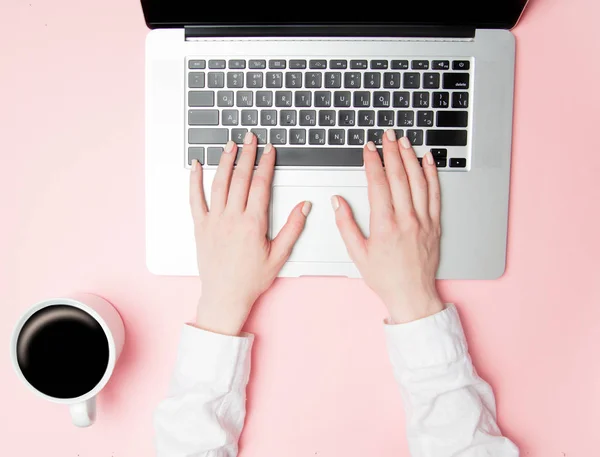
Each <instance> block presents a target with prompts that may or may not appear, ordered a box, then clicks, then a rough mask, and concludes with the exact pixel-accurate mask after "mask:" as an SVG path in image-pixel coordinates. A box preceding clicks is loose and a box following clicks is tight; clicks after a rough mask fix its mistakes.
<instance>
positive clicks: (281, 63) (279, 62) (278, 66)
mask: <svg viewBox="0 0 600 457" xmlns="http://www.w3.org/2000/svg"><path fill="white" fill-rule="evenodd" d="M285 66H286V63H285V60H283V59H276V60H269V68H270V69H271V70H285Z"/></svg>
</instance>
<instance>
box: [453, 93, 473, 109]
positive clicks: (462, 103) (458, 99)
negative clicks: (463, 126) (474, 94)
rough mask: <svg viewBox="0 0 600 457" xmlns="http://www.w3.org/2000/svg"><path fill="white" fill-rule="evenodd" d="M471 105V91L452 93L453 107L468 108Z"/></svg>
mask: <svg viewBox="0 0 600 457" xmlns="http://www.w3.org/2000/svg"><path fill="white" fill-rule="evenodd" d="M468 107H469V93H468V92H454V93H453V94H452V108H468Z"/></svg>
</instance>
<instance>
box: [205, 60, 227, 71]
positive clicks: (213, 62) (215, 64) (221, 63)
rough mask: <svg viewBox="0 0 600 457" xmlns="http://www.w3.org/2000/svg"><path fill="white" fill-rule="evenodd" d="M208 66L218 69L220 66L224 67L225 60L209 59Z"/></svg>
mask: <svg viewBox="0 0 600 457" xmlns="http://www.w3.org/2000/svg"><path fill="white" fill-rule="evenodd" d="M208 68H210V69H212V70H220V69H222V68H225V61H224V60H209V61H208Z"/></svg>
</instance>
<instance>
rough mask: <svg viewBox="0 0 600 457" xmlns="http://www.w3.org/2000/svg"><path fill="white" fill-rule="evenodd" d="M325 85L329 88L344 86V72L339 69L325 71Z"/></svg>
mask: <svg viewBox="0 0 600 457" xmlns="http://www.w3.org/2000/svg"><path fill="white" fill-rule="evenodd" d="M325 87H327V88H328V89H339V88H340V87H342V74H341V73H340V72H339V71H336V72H328V73H325Z"/></svg>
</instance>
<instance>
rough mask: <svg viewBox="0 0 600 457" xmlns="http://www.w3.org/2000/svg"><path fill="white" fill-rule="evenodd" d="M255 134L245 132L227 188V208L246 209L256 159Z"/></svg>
mask: <svg viewBox="0 0 600 457" xmlns="http://www.w3.org/2000/svg"><path fill="white" fill-rule="evenodd" d="M256 144H257V139H256V136H255V135H254V134H253V133H252V132H248V133H246V136H245V137H244V145H243V146H242V153H241V154H240V157H239V159H238V162H237V165H236V167H235V170H234V171H233V177H232V178H231V187H230V188H229V197H228V198H227V208H231V209H233V210H241V211H243V210H244V209H246V203H247V202H248V190H249V189H250V182H251V181H252V174H253V173H254V161H255V160H256Z"/></svg>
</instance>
